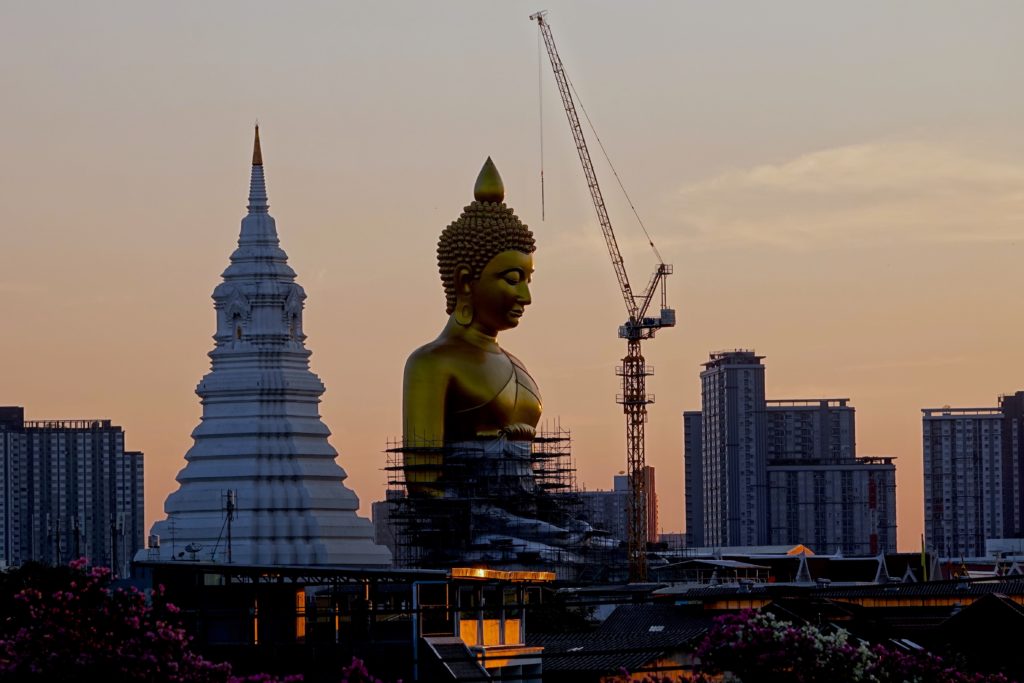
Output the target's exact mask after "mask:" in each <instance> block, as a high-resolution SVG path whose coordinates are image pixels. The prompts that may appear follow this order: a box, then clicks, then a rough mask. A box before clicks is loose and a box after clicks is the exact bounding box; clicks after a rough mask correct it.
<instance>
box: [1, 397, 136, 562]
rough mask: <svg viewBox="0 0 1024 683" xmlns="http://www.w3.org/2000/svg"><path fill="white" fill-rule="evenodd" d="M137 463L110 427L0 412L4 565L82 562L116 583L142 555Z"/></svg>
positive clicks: (20, 412)
mask: <svg viewBox="0 0 1024 683" xmlns="http://www.w3.org/2000/svg"><path fill="white" fill-rule="evenodd" d="M144 509H145V498H144V487H143V455H142V453H140V452H137V451H125V449H124V430H123V429H121V427H119V426H117V425H114V424H112V423H111V421H110V420H31V421H28V420H25V416H24V409H23V408H20V407H3V408H0V510H2V514H3V525H2V528H0V549H2V558H0V559H2V561H3V563H4V564H6V565H7V566H17V565H21V564H24V563H25V562H29V561H36V562H44V563H47V564H61V563H66V562H68V561H70V560H73V559H76V558H78V557H84V558H86V559H88V560H89V562H90V563H91V564H95V565H104V566H109V567H111V569H112V570H113V571H114V573H115V575H117V576H126V575H127V574H128V564H129V562H130V561H131V558H132V556H133V555H134V554H135V552H136V551H137V550H139V549H140V548H142V547H143V535H144V523H145V520H144V514H145V513H144Z"/></svg>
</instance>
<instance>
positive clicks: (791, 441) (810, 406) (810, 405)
mask: <svg viewBox="0 0 1024 683" xmlns="http://www.w3.org/2000/svg"><path fill="white" fill-rule="evenodd" d="M848 403H849V399H847V398H820V399H818V398H815V399H788V400H773V401H766V402H765V404H766V406H765V409H766V410H767V416H766V423H767V429H768V459H769V461H771V460H786V461H797V460H805V461H806V460H832V461H852V460H853V459H854V457H855V456H856V455H857V442H856V428H855V424H854V409H853V407H852V406H850V405H848Z"/></svg>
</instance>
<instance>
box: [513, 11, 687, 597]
mask: <svg viewBox="0 0 1024 683" xmlns="http://www.w3.org/2000/svg"><path fill="white" fill-rule="evenodd" d="M546 15H547V12H546V11H541V12H537V13H535V14H531V15H530V20H531V21H536V22H537V26H538V27H539V28H540V32H541V35H542V36H543V37H544V45H545V46H546V47H547V52H548V58H549V59H550V60H551V68H552V70H553V71H554V72H555V81H557V82H558V92H559V93H560V94H561V96H562V105H563V107H564V108H565V115H566V116H567V117H568V118H569V129H570V130H571V131H572V137H573V140H574V141H575V142H576V151H577V152H578V153H579V155H580V162H581V163H582V164H583V175H584V176H586V179H587V187H588V188H589V189H590V198H591V199H592V200H593V202H594V209H595V210H596V211H597V220H598V222H599V223H600V224H601V232H602V233H603V234H604V241H605V245H606V246H607V247H608V255H609V256H610V257H611V260H612V268H614V270H615V277H616V278H617V279H618V281H619V289H620V290H621V292H622V299H623V301H624V302H625V304H626V314H627V315H628V319H627V320H626V323H625V324H624V325H621V326H620V327H619V337H620V338H622V339H625V340H626V356H625V358H623V359H622V366H621V367H618V368H616V373H617V374H618V375H619V376H620V377H622V393H621V394H620V395H619V396H616V401H617V402H618V403H620V404H622V411H623V412H624V413H625V415H626V464H627V469H628V471H629V529H628V534H629V538H628V539H627V540H628V555H629V579H630V581H646V580H647V513H648V511H647V481H646V473H645V465H646V456H645V454H644V427H645V424H646V422H647V406H648V404H650V403H654V396H653V395H648V394H647V386H646V385H647V377H648V376H650V375H652V374H654V369H653V368H652V367H650V366H649V365H647V363H646V362H645V361H644V356H643V353H642V350H641V348H640V344H641V342H642V341H643V340H644V339H651V338H652V337H654V334H655V332H657V331H658V330H660V329H661V328H662V327H674V326H675V324H676V312H675V311H674V310H673V309H671V308H669V307H668V305H667V300H666V291H665V280H666V278H667V276H669V275H671V274H672V266H670V265H668V264H666V263H663V262H662V261H661V257H660V255H658V252H657V249H655V251H654V253H655V255H656V256H658V267H657V268H656V269H655V271H654V274H653V275H651V279H650V281H649V282H648V283H647V287H646V288H645V289H644V290H643V291H642V292H640V293H639V294H637V293H634V292H633V288H632V287H631V286H630V284H629V276H628V275H627V274H626V265H625V263H624V262H623V260H622V253H621V252H620V251H619V244H618V242H617V241H616V240H615V232H614V231H613V230H612V222H611V219H610V218H609V217H608V209H607V207H606V206H605V203H604V197H603V196H602V194H601V187H600V185H598V183H597V174H596V173H595V172H594V164H593V163H592V162H591V160H590V151H589V150H588V149H587V141H586V138H584V137H583V127H582V126H580V119H579V116H578V115H577V114H576V105H575V102H574V100H573V94H572V93H573V91H572V86H571V84H570V83H569V78H568V77H567V76H566V75H565V67H564V66H562V58H561V57H559V55H558V49H557V48H555V39H554V37H553V36H552V35H551V27H550V26H549V25H548V22H547V19H546ZM648 241H650V240H649V239H648ZM650 244H651V247H652V248H653V247H654V243H653V242H651V243H650ZM659 290H660V292H661V311H660V314H659V315H658V317H653V316H648V314H647V311H648V309H649V308H650V306H651V303H652V302H653V301H654V296H655V293H656V292H658V291H659Z"/></svg>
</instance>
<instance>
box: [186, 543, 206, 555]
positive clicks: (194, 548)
mask: <svg viewBox="0 0 1024 683" xmlns="http://www.w3.org/2000/svg"><path fill="white" fill-rule="evenodd" d="M202 549H203V544H202V543H189V544H188V545H187V546H185V552H187V553H198V552H199V551H200V550H202Z"/></svg>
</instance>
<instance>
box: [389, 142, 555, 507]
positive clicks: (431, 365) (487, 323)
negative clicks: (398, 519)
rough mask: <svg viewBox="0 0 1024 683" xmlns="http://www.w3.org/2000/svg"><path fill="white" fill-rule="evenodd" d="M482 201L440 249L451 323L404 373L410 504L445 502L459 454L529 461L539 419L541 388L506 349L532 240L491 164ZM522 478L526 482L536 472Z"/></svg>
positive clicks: (525, 291)
mask: <svg viewBox="0 0 1024 683" xmlns="http://www.w3.org/2000/svg"><path fill="white" fill-rule="evenodd" d="M474 196H475V201H474V202H473V203H472V204H470V205H469V206H467V207H466V208H465V210H464V211H463V213H462V215H461V216H459V218H458V219H457V220H456V221H454V222H453V223H452V224H451V225H449V226H448V227H447V228H445V230H444V232H442V233H441V237H440V239H439V240H438V246H437V261H438V268H439V270H440V274H441V282H442V283H443V285H444V291H445V297H446V300H447V301H446V304H447V306H446V311H447V313H448V316H449V317H448V322H447V324H446V325H445V327H444V329H443V330H441V334H440V335H438V337H437V339H435V340H434V341H432V342H430V343H428V344H425V345H424V346H421V347H420V348H418V349H416V350H415V351H414V352H413V353H412V355H410V356H409V359H408V361H407V362H406V364H405V378H404V387H403V401H402V412H403V432H402V433H403V450H404V452H405V461H404V464H405V470H406V481H407V487H408V490H409V493H410V495H421V496H422V495H426V496H435V497H436V496H443V495H444V482H443V481H442V479H443V473H444V464H445V459H446V457H449V456H450V454H451V453H452V451H453V449H458V448H459V446H458V445H459V444H466V443H469V442H473V443H476V444H479V443H481V442H496V443H501V444H506V445H507V444H508V442H521V443H522V445H523V446H525V447H526V452H528V450H529V448H528V444H529V442H530V441H531V440H532V439H533V437H534V434H535V429H536V426H537V422H538V421H539V419H540V414H541V399H540V392H539V391H538V389H537V385H536V383H535V382H534V381H533V378H532V377H530V374H529V373H528V372H527V370H526V368H525V366H524V365H523V364H522V362H520V361H519V360H518V359H517V358H516V357H515V356H513V355H512V354H510V353H508V352H507V351H505V350H504V349H502V348H501V346H499V344H498V340H497V336H498V333H499V332H502V331H503V330H508V329H511V328H513V327H516V326H517V325H519V321H520V319H521V318H522V316H523V312H524V311H525V309H526V307H527V306H529V305H530V302H531V298H530V281H531V277H532V275H533V252H534V250H535V249H536V247H535V246H534V240H533V233H531V232H530V230H529V229H528V228H527V227H526V226H525V225H523V223H522V222H521V221H520V220H519V219H518V218H517V217H516V215H515V214H514V213H513V211H512V209H510V208H508V207H507V206H505V204H504V203H503V200H504V197H505V189H504V186H503V184H502V181H501V176H500V175H499V174H498V170H497V169H496V168H495V166H494V164H493V163H492V162H491V159H490V158H488V159H487V161H486V163H484V166H483V168H482V169H481V170H480V174H479V176H478V177H477V181H476V187H475V188H474ZM513 450H516V451H518V452H522V451H523V449H522V447H519V448H516V449H513ZM527 469H528V468H527ZM517 476H518V477H519V479H522V480H523V481H525V478H526V477H527V476H528V472H526V471H522V472H520V473H519V474H518V475H517ZM524 485H526V484H524Z"/></svg>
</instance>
